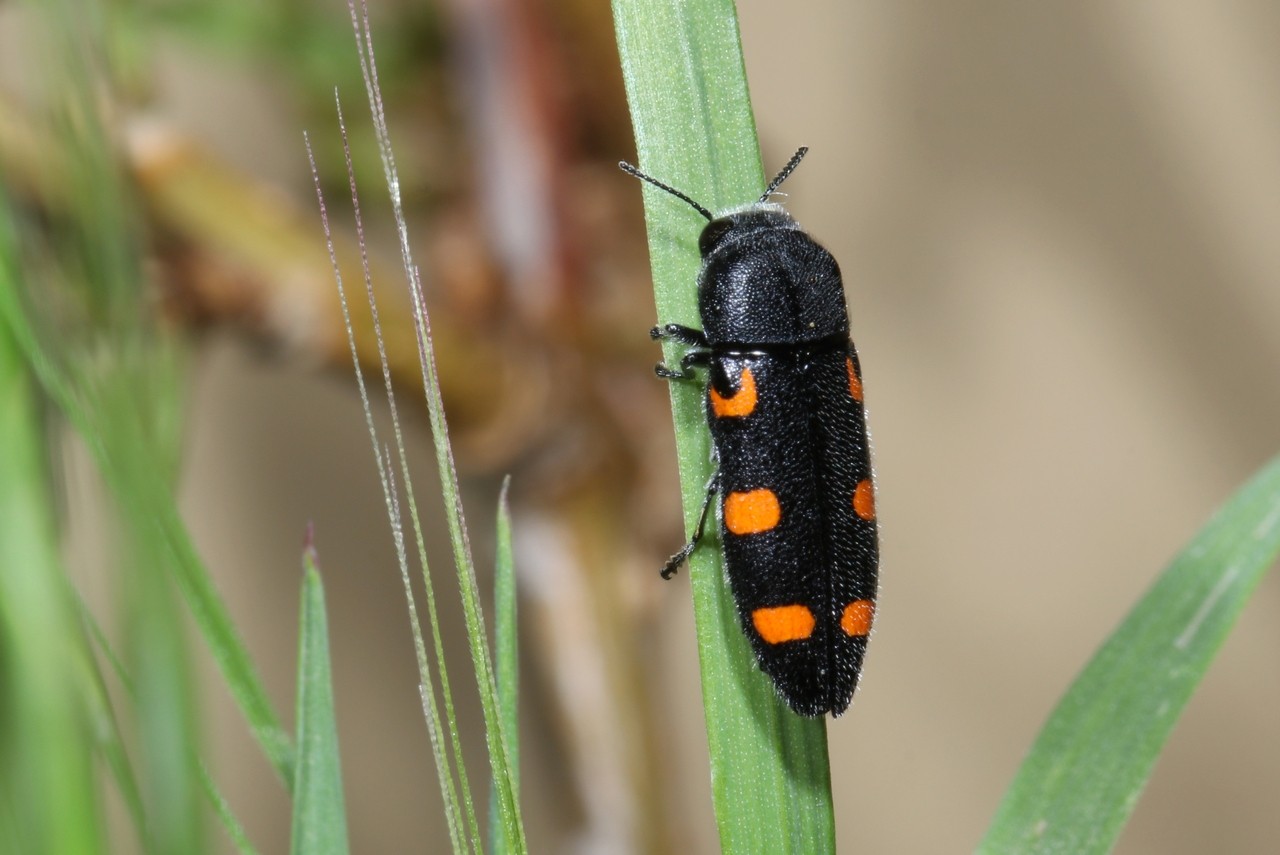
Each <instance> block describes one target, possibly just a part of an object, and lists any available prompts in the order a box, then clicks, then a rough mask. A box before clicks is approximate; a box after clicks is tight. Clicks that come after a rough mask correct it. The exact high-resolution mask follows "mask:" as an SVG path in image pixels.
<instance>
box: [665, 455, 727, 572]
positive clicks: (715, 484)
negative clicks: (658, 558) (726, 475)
mask: <svg viewBox="0 0 1280 855" xmlns="http://www.w3.org/2000/svg"><path fill="white" fill-rule="evenodd" d="M719 490H720V473H719V472H716V474H714V475H712V476H711V480H710V481H709V482H708V483H707V498H706V499H705V500H704V501H703V503H702V513H701V514H700V515H699V516H698V528H697V529H696V530H695V531H694V532H693V537H691V538H689V542H688V543H686V544H685V545H684V546H682V547H680V551H679V552H677V553H676V554H675V555H672V556H671V557H670V558H669V559H667V563H666V564H665V565H663V567H662V578H663V579H667V580H670V579H671V577H672V576H674V575H676V571H677V570H679V569H680V565H681V564H683V563H685V562H686V561H688V560H689V556H690V555H692V554H693V550H695V549H697V548H698V543H699V542H700V541H701V540H702V535H703V534H704V533H705V532H706V529H707V514H708V513H709V512H710V511H711V500H712V499H713V498H714V497H715V495H716V493H717V492H718V491H719Z"/></svg>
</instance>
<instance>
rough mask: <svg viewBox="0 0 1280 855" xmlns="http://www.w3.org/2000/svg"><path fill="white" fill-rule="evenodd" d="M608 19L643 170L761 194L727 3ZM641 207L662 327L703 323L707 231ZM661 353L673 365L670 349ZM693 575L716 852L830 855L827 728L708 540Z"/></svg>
mask: <svg viewBox="0 0 1280 855" xmlns="http://www.w3.org/2000/svg"><path fill="white" fill-rule="evenodd" d="M613 15H614V26H615V29H616V31H617V38H618V53H619V54H620V56H621V59H622V73H623V79H624V81H625V83H626V88H627V101H628V103H629V105H630V108H631V121H632V124H633V125H634V128H635V135H636V149H637V152H638V154H639V160H640V163H639V165H640V168H641V169H642V170H644V171H645V172H647V173H649V174H651V175H653V176H654V177H655V178H658V179H659V180H661V181H664V182H667V183H669V184H671V185H673V186H675V187H677V188H678V189H680V190H682V191H684V192H685V193H687V194H689V195H690V196H691V197H692V198H693V199H695V200H696V201H697V202H699V203H701V204H702V205H703V206H705V207H707V208H710V209H712V210H713V211H715V210H723V209H725V208H728V207H732V206H735V205H740V204H742V203H743V202H747V201H753V200H755V199H757V198H759V196H760V193H761V192H762V191H763V190H764V185H765V179H764V174H763V170H762V169H761V164H760V148H759V143H758V142H757V140H756V131H755V121H754V118H753V116H752V114H751V103H750V99H749V96H748V93H747V82H746V73H745V70H744V68H743V60H742V48H741V44H740V41H739V36H738V24H737V13H736V10H735V9H734V5H733V3H732V2H731V0H703V2H697V3H692V2H685V1H684V0H614V3H613ZM644 200H645V219H646V222H647V223H648V232H649V257H650V262H651V264H652V266H653V283H654V295H655V298H656V301H657V306H658V320H659V321H660V322H661V323H679V324H686V325H690V326H698V323H697V321H698V311H697V302H696V293H695V288H694V283H695V281H696V279H697V275H698V267H699V256H698V246H697V242H698V235H699V234H700V232H701V230H702V227H703V226H704V225H706V223H705V221H704V220H703V218H702V217H700V216H699V215H698V214H697V212H695V211H694V210H692V209H691V208H690V207H689V206H688V205H685V204H683V203H682V202H680V201H679V200H676V199H673V198H671V197H670V196H668V195H666V194H665V193H662V192H661V191H659V190H657V189H656V188H652V187H649V186H648V185H644ZM665 355H666V357H667V359H668V360H669V361H672V362H678V360H679V352H678V348H677V347H676V346H675V345H673V344H668V345H667V346H666V349H665ZM671 405H672V411H673V413H674V420H675V427H676V447H677V453H678V457H679V466H680V484H681V490H682V495H683V501H684V512H685V524H686V528H687V529H688V530H689V531H690V532H692V530H693V526H694V525H695V524H696V523H697V519H698V514H699V512H700V510H701V507H702V502H703V499H704V497H705V495H706V485H707V483H708V481H709V480H710V478H711V474H712V468H711V464H710V459H711V455H710V439H709V436H708V433H707V429H706V425H705V422H704V418H705V417H704V415H703V410H702V403H701V400H700V395H699V390H698V389H697V388H696V384H688V383H672V384H671ZM709 534H710V532H709ZM689 567H690V570H689V575H690V579H691V587H692V588H693V600H694V613H695V616H696V619H697V628H698V652H699V656H700V658H701V665H702V698H703V704H704V706H705V708H706V718H707V738H708V742H709V744H710V749H711V781H712V794H713V798H714V801H715V809H716V822H717V824H718V825H719V829H720V845H721V848H722V850H723V851H724V852H726V853H756V852H765V851H768V852H777V853H793V852H795V853H798V852H831V851H834V849H835V819H834V812H833V810H832V806H831V783H830V777H831V776H830V769H829V766H828V760H827V732H826V723H825V721H823V720H807V719H803V718H800V717H799V716H796V715H795V714H793V713H792V712H791V711H790V710H788V709H787V708H786V706H785V705H784V704H783V703H782V702H781V701H779V700H778V698H777V696H776V694H775V693H774V690H773V686H772V685H771V684H770V682H769V680H768V679H767V678H766V677H765V676H764V675H763V674H762V673H760V671H759V670H758V669H757V668H756V665H755V661H754V658H753V656H752V654H751V650H750V648H749V646H748V644H747V641H746V638H745V637H744V636H743V634H742V631H741V630H740V629H739V626H738V617H737V612H736V610H735V608H734V605H733V601H732V598H731V596H730V594H729V591H728V590H727V588H726V586H725V584H724V570H723V565H722V557H721V553H720V550H719V547H718V544H717V543H716V538H715V537H714V536H708V537H707V538H705V539H704V540H703V541H702V545H701V546H700V547H699V548H698V550H697V551H696V552H694V554H693V558H692V560H691V561H690V563H689Z"/></svg>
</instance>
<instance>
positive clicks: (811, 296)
mask: <svg viewBox="0 0 1280 855" xmlns="http://www.w3.org/2000/svg"><path fill="white" fill-rule="evenodd" d="M807 151H808V149H807V148H801V149H800V150H799V151H797V152H796V154H795V156H794V157H792V158H791V160H790V161H789V162H788V163H787V165H786V166H785V167H783V169H782V171H781V172H779V173H778V175H777V177H775V178H774V179H773V181H771V182H770V183H769V186H768V188H767V189H766V190H765V192H764V195H762V196H761V197H760V198H759V199H758V200H756V201H754V202H751V203H750V204H747V205H743V206H741V207H738V208H733V209H730V210H728V211H726V212H724V213H721V214H719V215H713V214H712V213H711V211H709V210H707V209H706V208H704V207H703V206H702V205H699V204H698V203H697V202H695V201H694V200H693V199H691V198H690V197H689V196H687V195H685V194H684V193H682V192H680V191H679V190H676V189H675V188H673V187H670V186H668V185H666V184H663V183H662V182H661V181H658V180H657V179H655V178H652V177H651V176H649V175H646V174H644V173H642V172H641V171H640V170H639V169H637V168H636V167H634V166H631V165H630V164H627V163H620V164H619V166H620V167H621V168H622V169H623V171H625V172H627V173H629V174H630V175H633V176H635V177H636V178H639V179H641V180H642V181H646V182H648V183H649V184H652V185H654V186H655V187H658V188H659V189H661V190H663V191H664V192H666V193H669V194H671V195H672V196H675V197H676V198H677V199H680V200H681V201H683V202H686V203H687V204H689V205H691V206H693V208H694V210H696V211H697V212H698V213H699V214H701V215H702V216H703V217H705V218H706V219H707V225H706V227H705V228H703V230H702V234H701V236H700V237H699V239H698V250H699V252H700V254H701V256H702V269H701V272H700V273H699V275H698V310H699V314H700V315H701V319H702V329H701V330H698V329H693V328H692V327H686V326H681V325H679V324H665V325H661V326H657V327H654V329H653V330H652V332H651V335H652V337H653V338H654V339H671V340H674V341H677V342H679V343H681V344H684V345H687V346H688V347H689V350H688V351H686V352H685V354H684V357H683V358H682V359H681V360H680V366H679V368H672V367H669V366H666V365H663V364H661V363H660V364H659V365H657V366H656V368H655V371H656V372H657V374H658V376H659V377H663V378H665V379H668V380H673V381H681V380H689V379H693V378H695V377H697V376H698V374H697V373H696V372H695V371H694V369H695V368H697V369H701V370H702V371H705V374H706V377H705V382H706V392H705V405H706V415H707V423H708V426H709V428H710V431H711V439H712V445H713V449H714V457H715V462H716V473H715V475H714V476H713V478H712V480H711V483H710V484H709V485H708V487H707V498H706V502H705V503H704V505H703V507H702V514H701V517H700V519H699V522H698V527H697V530H696V531H695V532H694V533H693V536H692V537H691V538H690V539H689V542H688V543H686V544H685V545H684V547H683V548H682V549H681V550H680V551H679V552H677V553H676V554H675V555H673V556H672V557H671V560H670V561H668V562H667V565H666V566H665V567H664V568H663V570H662V576H663V578H665V579H669V578H671V576H672V575H673V574H674V573H675V572H676V570H677V569H678V568H679V566H680V565H681V564H682V563H684V561H685V560H686V559H687V558H688V557H689V556H690V555H691V554H692V553H693V551H694V549H695V548H696V547H697V545H698V542H699V540H700V539H701V538H702V536H703V532H704V530H705V528H706V522H707V516H708V513H709V511H710V508H711V507H712V504H713V502H714V503H715V505H716V518H717V520H718V521H719V524H720V541H721V543H722V545H723V549H724V565H725V575H726V576H727V577H728V582H729V587H730V590H731V592H732V594H733V599H734V602H735V603H736V604H737V609H738V617H739V621H740V623H741V625H742V630H743V632H744V633H745V634H746V636H747V638H748V639H749V640H750V642H751V646H752V649H753V650H754V652H755V656H756V661H757V662H758V663H759V666H760V668H761V670H763V671H764V672H765V673H766V674H768V675H769V677H770V678H771V679H772V680H773V684H774V686H775V687H776V689H777V691H778V694H779V695H780V696H781V697H782V699H783V700H785V701H786V702H787V704H788V705H789V706H790V707H791V708H792V709H793V710H795V711H796V712H797V713H799V714H800V715H803V716H820V715H824V714H826V713H831V714H832V715H835V716H838V715H840V714H841V713H843V712H844V711H845V709H847V708H848V706H849V703H850V701H851V700H852V699H853V692H854V689H855V688H856V686H857V683H858V674H859V671H860V670H861V668H862V660H863V656H864V655H865V654H866V649H867V639H868V636H869V634H870V632H871V623H872V619H873V617H874V614H875V601H876V578H877V570H878V565H879V542H878V538H877V530H876V512H875V487H874V484H873V479H872V471H871V454H870V445H869V442H868V439H867V428H866V419H865V415H864V412H863V394H862V372H861V367H860V365H859V362H858V354H857V352H856V351H855V350H854V346H853V342H852V341H851V340H850V337H849V312H848V307H847V305H846V302H845V296H844V285H843V282H842V280H841V277H840V268H839V266H838V265H837V264H836V260H835V258H834V257H832V255H831V253H829V252H828V251H827V250H826V249H824V248H823V247H821V246H819V245H818V244H817V243H816V242H815V241H814V240H813V238H811V237H809V235H808V234H807V233H806V232H804V231H803V230H802V229H801V228H800V226H799V225H798V224H797V223H796V221H795V220H794V219H792V218H791V216H790V214H788V213H787V212H786V210H785V209H784V208H783V207H782V206H781V205H778V204H775V203H772V202H770V201H769V197H770V196H772V195H773V194H774V192H775V191H776V190H777V189H778V186H779V185H780V184H782V182H783V181H785V180H786V178H787V177H788V176H789V175H790V174H791V172H792V171H793V170H794V169H795V168H796V166H797V165H798V164H799V163H800V160H801V158H803V157H804V155H805V153H806V152H807ZM717 496H718V497H719V501H718V502H716V497H717Z"/></svg>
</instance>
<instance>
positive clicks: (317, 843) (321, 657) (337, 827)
mask: <svg viewBox="0 0 1280 855" xmlns="http://www.w3.org/2000/svg"><path fill="white" fill-rule="evenodd" d="M310 540H311V535H310V532H308V535H307V541H308V543H307V547H306V550H305V551H304V552H303V558H302V562H303V566H304V568H305V569H304V572H303V577H302V605H301V614H302V617H301V620H300V622H299V637H298V707H297V721H298V737H297V738H298V762H297V764H296V766H295V769H296V771H295V774H296V775H297V777H296V778H295V779H294V785H293V830H292V833H291V835H290V845H289V851H290V852H292V853H294V855H346V852H347V818H346V807H345V805H344V802H343V797H342V764H341V762H340V760H339V757H338V726H337V722H336V721H335V719H334V713H333V680H332V677H331V675H330V672H329V627H328V620H327V619H326V617H325V608H324V585H323V583H321V581H320V572H319V571H318V570H317V569H316V554H315V547H314V546H313V545H312V544H311V543H310Z"/></svg>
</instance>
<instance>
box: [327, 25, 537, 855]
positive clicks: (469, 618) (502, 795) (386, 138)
mask: <svg viewBox="0 0 1280 855" xmlns="http://www.w3.org/2000/svg"><path fill="white" fill-rule="evenodd" d="M348 7H349V9H350V11H351V21H352V25H353V27H354V28H355V30H356V38H357V43H358V46H359V51H360V70H361V73H362V75H363V77H364V81H365V91H366V94H367V95H368V99H369V109H370V113H371V114H372V118H373V126H374V132H375V134H376V136H377V140H378V152H379V154H380V155H381V158H382V166H383V171H384V174H385V177H386V183H387V192H388V195H389V196H390V201H391V207H392V211H393V213H394V215H395V220H396V229H397V232H398V235H399V238H400V253H401V260H402V262H403V264H404V273H405V278H406V280H407V282H408V285H409V291H410V296H411V297H412V300H413V318H414V329H415V332H416V333H417V339H418V358H419V366H420V368H421V371H422V384H423V394H424V396H425V398H426V402H427V413H428V416H429V418H430V422H431V436H432V444H433V446H434V448H435V452H436V466H437V469H438V471H439V475H440V484H441V498H442V499H443V500H444V507H445V521H446V523H447V524H448V528H449V540H450V543H451V545H452V546H453V556H454V567H455V570H456V571H457V576H458V587H459V590H460V593H461V599H462V613H463V618H464V621H465V626H466V629H467V643H468V647H469V649H470V652H471V663H472V666H473V667H474V669H475V673H476V684H477V688H478V690H479V693H480V706H481V710H482V711H483V713H484V728H485V746H486V748H487V750H488V754H489V766H490V771H491V773H492V775H493V778H494V780H495V781H496V782H497V788H496V795H497V798H496V802H497V804H498V812H499V816H500V818H501V820H502V830H503V836H504V837H505V838H506V845H507V847H508V848H509V849H510V850H511V851H514V852H517V853H523V852H525V851H526V850H527V848H528V844H527V842H526V840H525V835H524V823H523V821H522V819H521V816H520V805H519V801H518V798H517V789H516V786H515V780H514V778H513V777H512V770H511V767H510V765H509V762H508V757H507V748H506V745H507V740H506V737H505V736H504V734H503V723H502V718H501V716H500V715H499V713H498V700H497V687H496V684H495V680H494V674H493V659H492V656H491V654H490V651H489V640H488V637H487V636H486V634H485V626H484V618H483V613H482V609H481V605H480V593H479V588H478V585H477V583H476V571H475V561H474V560H473V558H472V556H471V544H470V541H469V539H468V535H467V526H466V520H465V518H464V515H463V511H462V501H461V497H460V495H459V490H458V471H457V467H456V466H454V462H453V450H452V448H451V447H450V445H449V427H448V423H447V420H446V419H445V412H444V403H443V401H442V400H441V397H440V381H439V376H438V374H437V371H436V363H435V351H434V347H433V345H432V339H431V324H430V321H429V319H428V315H427V307H426V301H425V298H424V297H423V291H422V281H421V279H420V278H419V275H418V267H417V265H416V264H415V263H414V261H413V254H412V251H411V249H410V246H409V227H408V223H407V222H406V220H405V216H404V210H403V205H402V204H401V196H400V178H399V174H398V172H397V168H396V162H395V155H394V153H393V151H392V146H391V134H390V131H389V129H388V126H387V117H386V113H385V112H384V109H383V100H382V91H381V88H380V86H379V83H378V70H377V65H376V63H375V61H374V49H373V33H372V29H371V27H370V24H369V14H368V8H367V5H366V3H365V0H360V10H359V13H358V12H357V9H356V0H348ZM401 463H402V465H403V463H404V461H403V454H402V455H401ZM405 471H406V472H407V469H405ZM405 489H406V491H407V493H408V496H409V499H410V505H411V508H410V510H411V515H412V517H413V519H414V526H415V530H418V531H420V527H419V526H418V521H417V514H416V511H414V510H413V507H412V503H413V491H412V488H411V486H410V484H409V480H408V478H407V477H406V479H405ZM442 673H443V672H442ZM458 774H459V778H460V779H461V778H462V775H463V774H464V769H463V767H462V764H461V763H459V770H458ZM460 789H461V790H462V794H463V797H464V800H469V799H470V793H469V791H468V788H466V787H465V786H462V787H460ZM477 848H478V847H477Z"/></svg>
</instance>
